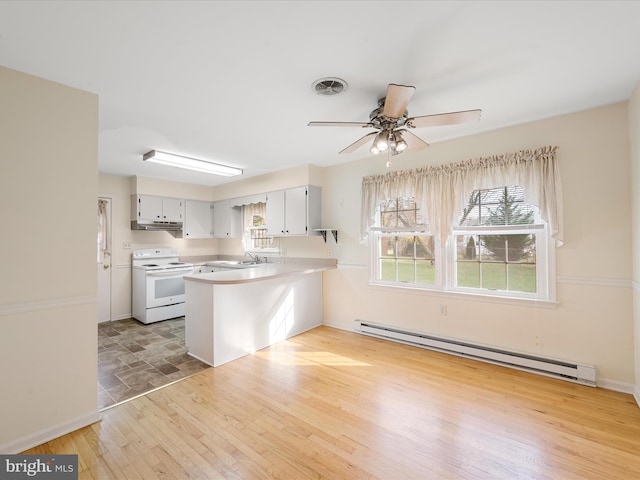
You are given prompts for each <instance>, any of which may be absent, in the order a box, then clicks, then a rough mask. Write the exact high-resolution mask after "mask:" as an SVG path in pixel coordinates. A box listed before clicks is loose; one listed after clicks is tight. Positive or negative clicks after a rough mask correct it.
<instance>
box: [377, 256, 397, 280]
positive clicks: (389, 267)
mask: <svg viewBox="0 0 640 480" xmlns="http://www.w3.org/2000/svg"><path fill="white" fill-rule="evenodd" d="M379 280H385V281H388V282H395V281H396V261H395V260H393V259H390V258H383V259H382V260H381V261H380V278H379Z"/></svg>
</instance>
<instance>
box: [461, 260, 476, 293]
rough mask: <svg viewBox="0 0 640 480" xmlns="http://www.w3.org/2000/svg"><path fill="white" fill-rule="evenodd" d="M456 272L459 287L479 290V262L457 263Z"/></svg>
mask: <svg viewBox="0 0 640 480" xmlns="http://www.w3.org/2000/svg"><path fill="white" fill-rule="evenodd" d="M456 270H457V272H456V273H457V279H458V283H457V285H458V286H459V287H469V288H480V263H479V262H458V263H457V265H456Z"/></svg>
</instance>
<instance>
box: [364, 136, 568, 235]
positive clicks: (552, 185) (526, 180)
mask: <svg viewBox="0 0 640 480" xmlns="http://www.w3.org/2000/svg"><path fill="white" fill-rule="evenodd" d="M557 150H558V147H551V146H549V147H542V148H538V149H536V150H521V151H519V152H515V153H508V154H503V155H495V156H491V157H481V158H475V159H470V160H463V161H461V162H455V163H448V164H443V165H435V166H428V167H422V168H417V169H412V170H403V171H396V172H389V173H387V174H384V175H372V176H367V177H364V178H363V179H362V189H361V195H362V210H361V218H360V236H361V240H363V241H364V240H365V239H366V237H367V235H368V232H369V229H370V228H371V227H372V226H374V224H375V215H376V209H377V208H378V207H379V206H380V205H381V204H382V203H384V202H385V201H386V200H389V199H395V198H401V197H405V198H410V197H412V198H414V199H415V201H416V203H417V204H418V205H419V206H420V209H421V211H422V216H423V218H424V219H425V220H426V223H428V225H429V230H430V232H431V234H432V235H434V236H435V237H437V238H439V239H440V241H441V242H442V244H443V245H444V243H445V242H446V241H447V238H448V237H449V236H450V235H451V231H452V228H453V226H454V225H455V222H456V220H457V218H458V216H459V215H460V212H461V210H462V208H463V207H464V205H466V203H467V201H468V198H469V195H470V194H471V193H472V192H473V191H474V190H478V189H489V188H497V187H502V186H508V185H518V186H521V187H523V188H524V191H525V201H526V202H528V203H530V204H532V205H535V206H536V207H538V209H539V210H540V216H541V217H542V219H543V220H544V221H545V222H546V223H547V224H548V226H549V228H550V231H551V236H552V237H553V238H554V239H556V241H557V242H558V245H561V244H562V187H561V183H560V172H559V168H558V164H557V161H556V151H557Z"/></svg>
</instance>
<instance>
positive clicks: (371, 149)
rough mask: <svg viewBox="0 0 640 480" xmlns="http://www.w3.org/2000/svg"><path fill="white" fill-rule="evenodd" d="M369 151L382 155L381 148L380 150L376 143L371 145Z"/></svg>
mask: <svg viewBox="0 0 640 480" xmlns="http://www.w3.org/2000/svg"><path fill="white" fill-rule="evenodd" d="M369 151H370V152H371V153H373V154H374V155H380V150H378V149H377V148H376V146H375V145H371V148H370V149H369Z"/></svg>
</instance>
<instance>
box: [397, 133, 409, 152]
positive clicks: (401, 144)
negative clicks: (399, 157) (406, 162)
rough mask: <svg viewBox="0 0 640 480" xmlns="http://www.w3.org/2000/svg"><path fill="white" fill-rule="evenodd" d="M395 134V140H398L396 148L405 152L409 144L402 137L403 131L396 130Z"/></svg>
mask: <svg viewBox="0 0 640 480" xmlns="http://www.w3.org/2000/svg"><path fill="white" fill-rule="evenodd" d="M394 136H395V142H396V147H395V149H396V150H397V151H398V152H404V151H405V150H406V148H407V146H408V145H407V142H406V141H405V140H404V138H402V132H395V134H394Z"/></svg>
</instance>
